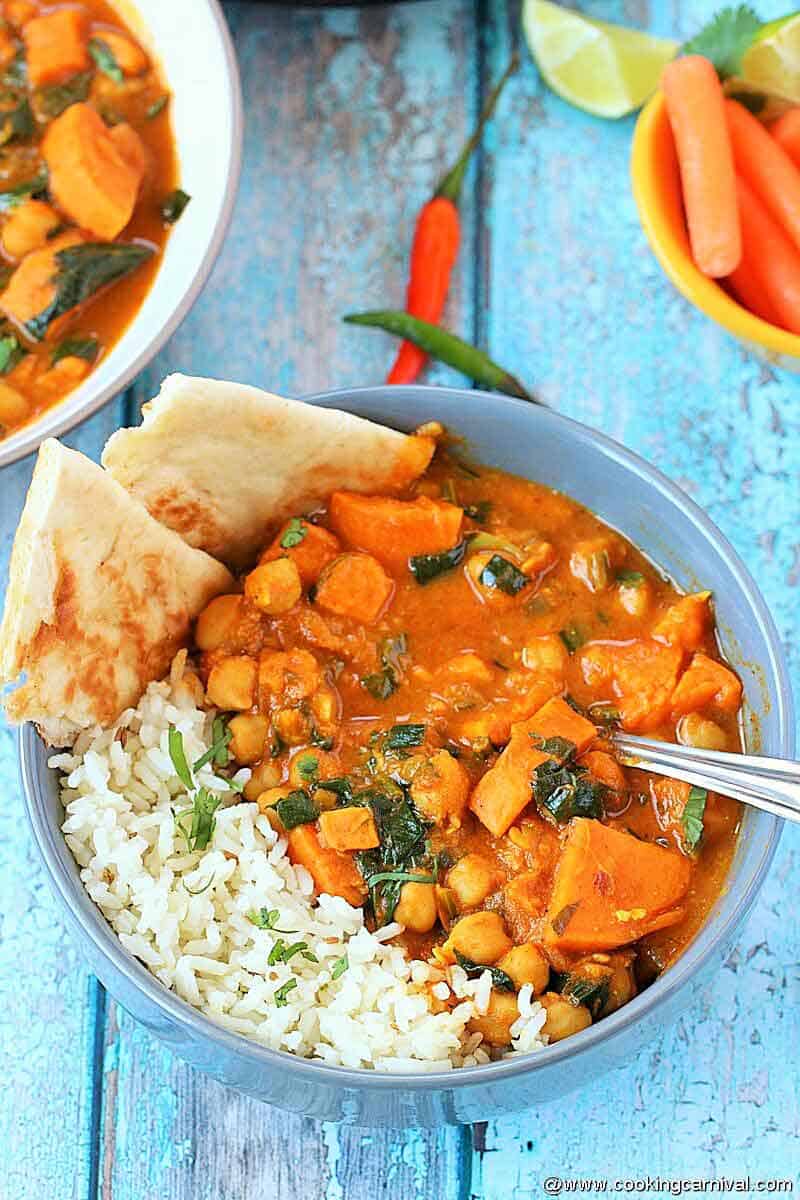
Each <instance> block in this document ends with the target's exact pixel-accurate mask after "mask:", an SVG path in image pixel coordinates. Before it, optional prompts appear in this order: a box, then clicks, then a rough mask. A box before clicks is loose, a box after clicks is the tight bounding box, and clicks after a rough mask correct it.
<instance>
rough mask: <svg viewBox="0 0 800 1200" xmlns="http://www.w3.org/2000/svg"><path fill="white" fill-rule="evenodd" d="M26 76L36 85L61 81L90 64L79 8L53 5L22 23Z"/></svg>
mask: <svg viewBox="0 0 800 1200" xmlns="http://www.w3.org/2000/svg"><path fill="white" fill-rule="evenodd" d="M22 36H23V38H24V40H25V57H26V59H27V62H28V78H29V79H30V81H31V85H32V86H33V87H35V88H40V87H49V86H50V85H51V84H54V83H63V81H64V80H65V79H69V77H70V75H78V74H79V73H80V72H81V71H88V69H89V67H90V66H91V65H92V62H91V59H90V57H89V51H88V48H87V45H86V15H85V12H84V10H83V9H81V8H56V9H53V10H52V12H47V13H43V14H42V15H41V16H40V17H34V18H33V19H32V20H30V21H27V22H26V24H25V25H24V26H23V30H22Z"/></svg>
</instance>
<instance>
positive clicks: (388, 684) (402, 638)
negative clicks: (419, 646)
mask: <svg viewBox="0 0 800 1200" xmlns="http://www.w3.org/2000/svg"><path fill="white" fill-rule="evenodd" d="M407 652H408V640H407V638H406V635H405V634H404V633H398V634H397V636H396V637H387V638H384V639H383V641H382V642H381V646H380V660H381V663H382V666H381V669H380V671H374V672H373V673H372V674H371V675H365V676H364V678H363V679H362V680H361V685H362V687H365V688H366V689H367V691H368V692H369V694H370V696H373V697H374V698H375V699H376V700H388V699H389V697H390V696H391V695H393V694H394V692H396V691H397V685H398V682H399V678H398V677H399V676H401V675H402V664H401V659H402V656H403V655H404V654H406V653H407Z"/></svg>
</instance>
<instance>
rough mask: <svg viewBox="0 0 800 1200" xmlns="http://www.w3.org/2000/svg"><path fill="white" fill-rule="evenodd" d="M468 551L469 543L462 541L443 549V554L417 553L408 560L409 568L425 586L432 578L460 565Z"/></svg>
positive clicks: (418, 581)
mask: <svg viewBox="0 0 800 1200" xmlns="http://www.w3.org/2000/svg"><path fill="white" fill-rule="evenodd" d="M466 552H467V543H466V541H462V542H459V543H458V545H457V546H453V548H452V550H443V551H442V553H441V554H415V555H414V556H413V557H412V558H410V559H409V560H408V569H409V571H410V572H411V574H412V575H413V576H414V578H415V579H416V581H417V583H419V584H421V585H422V586H423V587H424V586H425V584H426V583H430V582H431V580H432V579H437V578H438V577H439V576H440V575H444V574H445V573H446V572H447V571H453V570H455V568H456V567H459V566H460V565H461V563H462V562H463V561H464V555H465V554H466Z"/></svg>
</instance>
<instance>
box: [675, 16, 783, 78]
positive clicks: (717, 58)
mask: <svg viewBox="0 0 800 1200" xmlns="http://www.w3.org/2000/svg"><path fill="white" fill-rule="evenodd" d="M762 25H763V22H762V21H761V19H760V17H759V16H758V14H757V13H756V12H755V10H754V9H752V8H751V7H750V5H749V4H737V5H735V6H734V5H731V6H729V7H727V8H722V9H720V11H719V12H718V13H717V14H716V16H714V17H713V18H712V19H711V21H709V23H708V24H707V25H706V26H705V27H704V28H703V29H701V30H700V33H698V34H697V36H696V37H693V38H691V39H690V41H688V42H686V44H685V45H684V46H683V47H682V49H683V53H684V54H702V55H703V56H704V57H705V58H708V59H710V61H711V62H712V63H713V65H714V67H715V68H716V71H717V74H718V75H719V77H720V79H728V78H730V77H731V76H732V75H739V74H741V70H742V59H743V57H744V55H745V53H746V51H747V50H749V48H750V46H752V44H753V39H754V38H755V36H756V34H757V33H758V31H759V30H760V29H761V27H762Z"/></svg>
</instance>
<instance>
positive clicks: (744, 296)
mask: <svg viewBox="0 0 800 1200" xmlns="http://www.w3.org/2000/svg"><path fill="white" fill-rule="evenodd" d="M746 251H747V247H746V246H745V247H743V248H742V261H741V262H740V263H739V265H738V267H737V268H736V270H735V271H732V272H731V274H730V275H729V276H728V278H727V280H726V283H727V284H728V287H729V288H730V290H731V291H732V292H733V294H734V296H735V297H736V299H737V300H738V301H739V303H740V304H743V305H744V307H745V308H746V309H748V310H749V311H750V312H751V313H752V314H753V316H755V317H761V320H762V321H768V322H769V324H770V325H780V324H781V322H780V321H779V320H778V314H777V313H776V312H775V310H774V308H773V307H772V305H771V304H770V302H769V300H768V299H767V296H766V294H765V292H764V289H763V288H762V286H761V284H760V282H759V280H758V279H757V278H756V276H755V274H754V273H753V268H752V265H751V263H750V261H749V260H748V258H747V257H746Z"/></svg>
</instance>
